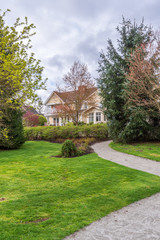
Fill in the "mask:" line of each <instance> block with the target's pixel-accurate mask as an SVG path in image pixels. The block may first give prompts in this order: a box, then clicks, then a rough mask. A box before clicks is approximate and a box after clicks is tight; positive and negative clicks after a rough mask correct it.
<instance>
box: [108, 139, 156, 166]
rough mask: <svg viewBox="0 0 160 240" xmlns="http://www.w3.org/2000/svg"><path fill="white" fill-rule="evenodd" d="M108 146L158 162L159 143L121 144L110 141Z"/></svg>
mask: <svg viewBox="0 0 160 240" xmlns="http://www.w3.org/2000/svg"><path fill="white" fill-rule="evenodd" d="M110 147H111V148H113V149H115V150H117V151H119V152H124V153H128V154H132V155H136V156H139V157H144V158H148V159H151V160H155V161H159V162H160V143H136V144H122V143H114V142H111V143H110Z"/></svg>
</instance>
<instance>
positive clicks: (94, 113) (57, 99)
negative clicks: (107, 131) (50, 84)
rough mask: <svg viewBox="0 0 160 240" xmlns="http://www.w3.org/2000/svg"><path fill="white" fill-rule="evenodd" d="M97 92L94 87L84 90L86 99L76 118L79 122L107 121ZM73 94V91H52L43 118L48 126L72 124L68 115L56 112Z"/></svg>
mask: <svg viewBox="0 0 160 240" xmlns="http://www.w3.org/2000/svg"><path fill="white" fill-rule="evenodd" d="M98 91H99V90H98V88H96V87H92V88H88V89H87V90H86V98H85V100H84V102H83V104H82V107H81V111H80V115H79V117H78V118H79V119H78V120H79V121H82V122H85V123H101V122H106V121H107V119H106V116H105V115H104V112H103V110H102V108H101V99H100V96H99V94H98ZM75 94H76V93H75V92H74V91H70V92H57V91H53V92H52V93H51V95H50V96H49V97H48V99H47V100H46V102H45V117H46V118H47V121H48V125H54V126H63V125H65V124H66V123H68V122H72V118H71V117H70V116H69V115H68V116H67V115H66V114H65V115H62V114H60V112H59V111H58V110H59V109H60V108H61V107H62V106H64V105H65V104H66V102H67V100H68V99H69V97H71V96H72V95H73V96H74V95H75ZM70 99H71V98H70ZM91 99H94V104H93V105H92V104H91V102H92V101H90V100H91Z"/></svg>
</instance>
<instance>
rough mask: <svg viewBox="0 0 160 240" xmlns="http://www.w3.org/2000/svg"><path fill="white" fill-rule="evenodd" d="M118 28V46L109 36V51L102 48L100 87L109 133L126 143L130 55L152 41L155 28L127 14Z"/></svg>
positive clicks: (116, 139) (99, 69)
mask: <svg viewBox="0 0 160 240" xmlns="http://www.w3.org/2000/svg"><path fill="white" fill-rule="evenodd" d="M116 29H117V31H118V33H119V35H120V38H119V39H118V40H117V44H118V46H117V49H116V48H115V47H114V45H113V43H112V41H111V40H110V39H109V40H108V45H107V51H106V53H104V52H103V51H102V52H101V54H100V60H99V68H98V72H99V79H98V86H99V88H100V90H101V96H102V104H103V107H104V108H105V109H106V115H107V119H108V131H109V134H110V136H111V137H112V139H113V140H114V141H123V142H124V141H125V134H124V129H125V127H126V126H127V124H128V121H129V116H128V115H127V114H126V109H125V101H126V99H125V97H124V91H125V89H124V86H125V83H126V81H127V80H126V73H127V72H128V71H129V57H130V54H131V52H132V51H133V50H134V49H135V48H136V47H137V46H139V45H141V44H142V43H147V42H148V41H150V38H151V36H152V29H151V27H148V26H145V25H144V23H143V21H142V22H141V24H140V25H138V24H136V23H135V22H134V23H132V22H131V21H130V20H126V19H125V18H124V17H123V19H122V23H121V24H120V26H118V27H117V28H116ZM141 125H142V123H141ZM127 141H128V139H127Z"/></svg>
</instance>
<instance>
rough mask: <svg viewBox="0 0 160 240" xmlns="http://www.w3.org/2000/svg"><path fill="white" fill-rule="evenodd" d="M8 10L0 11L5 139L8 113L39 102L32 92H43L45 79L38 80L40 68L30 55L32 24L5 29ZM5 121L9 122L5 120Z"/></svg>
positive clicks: (0, 125) (0, 120)
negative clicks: (28, 102)
mask: <svg viewBox="0 0 160 240" xmlns="http://www.w3.org/2000/svg"><path fill="white" fill-rule="evenodd" d="M9 11H10V10H7V11H5V12H2V11H0V135H1V136H0V137H1V138H3V137H6V136H7V134H6V133H7V132H8V130H7V125H6V121H4V119H7V118H10V115H9V114H8V109H9V110H10V111H12V109H13V110H16V109H17V110H18V109H20V108H21V106H22V105H23V104H24V103H25V102H26V101H37V100H38V99H39V97H38V95H37V93H36V91H37V90H39V89H45V82H46V80H47V79H43V78H42V72H43V67H42V66H40V60H37V59H36V58H35V54H34V53H32V52H31V50H30V49H31V48H32V45H31V37H32V36H33V35H34V34H35V31H34V29H35V26H34V24H28V19H27V17H26V18H25V19H24V21H21V20H20V18H17V19H16V21H15V22H14V23H13V25H12V26H8V25H6V22H5V20H6V17H7V14H8V12H9ZM8 120H9V119H8Z"/></svg>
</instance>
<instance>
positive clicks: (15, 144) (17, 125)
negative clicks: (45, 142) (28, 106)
mask: <svg viewBox="0 0 160 240" xmlns="http://www.w3.org/2000/svg"><path fill="white" fill-rule="evenodd" d="M3 123H4V124H5V126H6V128H0V149H16V148H19V147H20V146H21V145H22V144H23V143H24V142H25V138H24V132H23V124H22V112H21V110H20V109H13V108H10V109H9V108H8V109H7V115H6V116H3ZM2 131H3V135H2V134H1V133H2Z"/></svg>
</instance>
